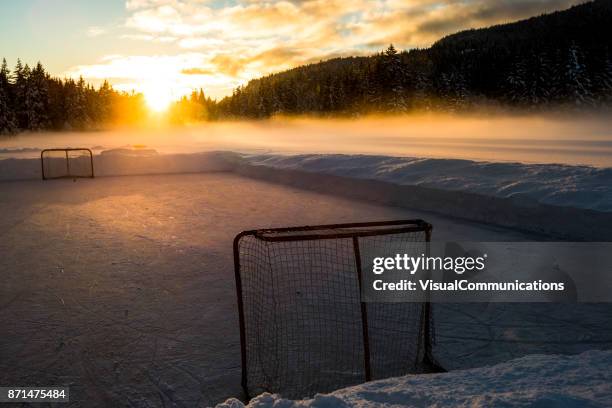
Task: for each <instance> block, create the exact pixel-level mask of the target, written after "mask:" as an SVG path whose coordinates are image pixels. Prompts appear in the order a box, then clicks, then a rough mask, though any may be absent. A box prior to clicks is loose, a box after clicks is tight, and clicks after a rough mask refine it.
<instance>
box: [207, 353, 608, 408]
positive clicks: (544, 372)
mask: <svg viewBox="0 0 612 408" xmlns="http://www.w3.org/2000/svg"><path fill="white" fill-rule="evenodd" d="M610 367H612V351H588V352H585V353H582V354H579V355H576V356H554V355H531V356H526V357H522V358H519V359H516V360H512V361H509V362H506V363H502V364H498V365H495V366H492V367H482V368H477V369H472V370H462V371H454V372H449V373H444V374H429V375H427V374H425V375H410V376H405V377H398V378H391V379H386V380H380V381H374V382H371V383H366V384H362V385H357V386H354V387H349V388H345V389H342V390H338V391H335V392H332V393H330V394H327V395H317V396H315V397H314V398H313V399H309V400H301V401H291V400H285V399H283V398H282V397H280V396H278V395H270V394H262V395H260V396H258V397H256V398H254V399H253V400H251V401H250V403H249V404H248V405H247V406H248V407H252V408H255V407H257V408H264V407H278V408H280V407H283V408H297V407H320V408H322V407H326V408H332V407H379V406H393V407H399V406H402V407H472V408H477V407H494V406H495V407H502V406H503V407H509V406H512V407H533V408H535V407H563V408H571V407H610V406H612V370H610ZM240 407H244V404H243V403H242V402H240V401H239V400H237V399H229V400H227V401H226V402H225V403H223V404H219V405H217V408H240Z"/></svg>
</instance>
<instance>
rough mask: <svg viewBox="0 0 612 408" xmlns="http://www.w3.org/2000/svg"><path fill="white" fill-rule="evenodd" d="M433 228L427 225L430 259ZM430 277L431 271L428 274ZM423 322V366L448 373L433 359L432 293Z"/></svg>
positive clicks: (426, 233)
mask: <svg viewBox="0 0 612 408" xmlns="http://www.w3.org/2000/svg"><path fill="white" fill-rule="evenodd" d="M432 229H433V227H432V226H431V224H429V225H427V227H426V229H425V256H426V257H429V256H430V253H431V231H432ZM427 274H428V276H429V271H428V272H427ZM421 319H422V322H421V327H422V330H423V361H422V364H423V366H424V367H425V369H426V370H427V372H446V370H445V369H444V368H442V367H441V366H439V365H438V364H437V363H436V361H435V359H434V358H433V344H432V338H433V336H432V329H431V319H432V308H431V299H430V292H429V290H428V291H427V294H426V298H425V302H424V303H423V313H422V316H421Z"/></svg>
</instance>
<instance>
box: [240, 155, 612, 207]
mask: <svg viewBox="0 0 612 408" xmlns="http://www.w3.org/2000/svg"><path fill="white" fill-rule="evenodd" d="M245 158H246V160H248V162H249V163H251V164H254V165H260V166H270V167H274V168H279V169H292V170H304V171H309V172H315V173H324V174H333V175H336V176H344V177H352V178H358V179H368V180H379V181H385V182H389V183H393V184H398V185H415V186H423V187H431V188H436V189H440V190H451V191H468V192H472V193H478V194H482V195H487V196H494V197H504V198H513V199H519V200H520V199H523V200H533V201H534V202H538V203H544V204H553V205H558V206H566V207H576V208H585V209H591V210H598V211H612V167H607V168H596V167H590V166H569V165H562V164H523V163H518V162H514V163H493V162H480V161H472V160H460V159H423V158H416V157H389V156H365V155H338V154H327V155H320V154H302V155H272V154H266V155H247V156H245Z"/></svg>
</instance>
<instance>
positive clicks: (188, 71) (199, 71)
mask: <svg viewBox="0 0 612 408" xmlns="http://www.w3.org/2000/svg"><path fill="white" fill-rule="evenodd" d="M181 74H183V75H212V74H214V71H213V70H212V69H207V68H198V67H194V68H183V69H181Z"/></svg>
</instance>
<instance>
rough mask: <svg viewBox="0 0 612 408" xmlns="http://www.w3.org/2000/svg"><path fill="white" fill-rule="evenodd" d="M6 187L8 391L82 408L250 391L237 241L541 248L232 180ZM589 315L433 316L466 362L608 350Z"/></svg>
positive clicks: (2, 270) (2, 350)
mask: <svg viewBox="0 0 612 408" xmlns="http://www.w3.org/2000/svg"><path fill="white" fill-rule="evenodd" d="M0 191H1V194H0V254H2V256H0V276H1V277H2V279H0V324H1V325H2V336H0V356H2V358H1V359H0V383H1V384H22V385H23V384H32V385H33V384H39V385H53V384H66V385H70V387H71V399H72V400H73V404H74V405H76V406H79V405H80V406H87V407H104V406H129V407H157V406H160V407H161V406H177V407H193V406H207V405H209V404H214V403H217V402H219V401H223V400H225V399H226V398H228V397H231V396H239V395H240V352H239V335H238V317H237V309H236V294H235V287H234V278H233V276H234V275H233V261H232V253H231V243H232V239H233V237H234V235H235V234H237V233H238V232H239V231H242V230H246V229H253V228H263V227H280V226H288V225H295V224H311V225H312V224H324V223H338V222H356V221H377V220H385V219H407V218H423V219H425V220H427V221H429V222H431V223H432V224H433V225H434V239H436V240H459V241H462V240H468V241H469V240H473V241H485V242H491V241H515V240H522V241H530V240H534V239H537V236H533V235H529V234H525V233H520V232H516V231H513V230H509V229H502V228H498V227H493V226H488V225H484V224H478V223H470V222H467V221H462V220H457V219H452V218H448V217H443V216H437V215H434V214H431V213H423V212H418V211H413V210H406V209H401V208H397V207H396V208H391V207H386V206H380V205H373V204H367V203H364V202H359V201H355V200H349V199H344V198H338V197H333V196H327V195H322V194H318V193H315V192H307V191H304V190H300V189H296V188H291V187H286V186H281V185H277V184H272V183H267V182H262V181H256V180H253V179H249V178H244V177H239V176H236V175H232V174H231V173H203V174H183V175H178V174H177V175H144V176H126V177H100V178H97V179H81V180H77V181H76V182H72V181H71V180H52V181H48V182H43V181H40V180H30V181H13V182H0ZM583 307H584V308H585V309H580V308H578V307H576V306H575V305H574V306H572V305H568V306H567V307H566V308H564V309H556V310H553V311H552V312H554V313H552V312H551V310H549V309H547V308H543V309H540V308H539V306H537V305H530V306H528V307H527V306H526V307H524V308H523V309H518V310H516V309H515V310H512V309H511V308H499V307H488V308H487V307H485V306H483V305H478V308H477V309H470V308H465V309H462V310H459V311H456V310H455V311H453V313H452V314H443V315H442V316H447V319H446V320H444V319H443V318H442V317H441V316H439V315H438V322H439V323H440V325H439V326H438V327H439V331H438V335H439V343H438V344H437V346H436V353H437V355H438V356H439V357H440V359H441V360H442V362H443V363H444V364H447V365H448V366H449V368H461V367H462V366H468V365H469V366H470V367H473V366H478V365H480V364H493V363H497V362H500V361H505V360H507V359H510V358H513V357H516V356H521V355H524V354H531V353H534V352H538V353H549V352H555V353H559V352H564V353H565V352H569V353H575V352H581V351H585V350H589V349H594V348H601V349H609V348H611V347H612V334H611V333H610V331H611V328H610V322H611V321H612V318H611V317H610V316H611V315H610V312H611V309H610V307H609V305H583ZM572 313H573V314H572ZM449 322H451V323H452V322H459V324H458V325H457V324H455V325H449V324H448V323H449ZM459 329H461V330H459ZM494 340H499V341H494ZM608 367H609V363H608ZM542 372H543V373H546V371H542ZM534 375H535V374H534ZM449 387H450V385H449ZM551 395H552V394H551ZM580 395H581V394H580ZM553 396H554V395H553ZM581 398H582V397H581ZM485 402H486V400H485ZM483 404H484V403H483Z"/></svg>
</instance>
